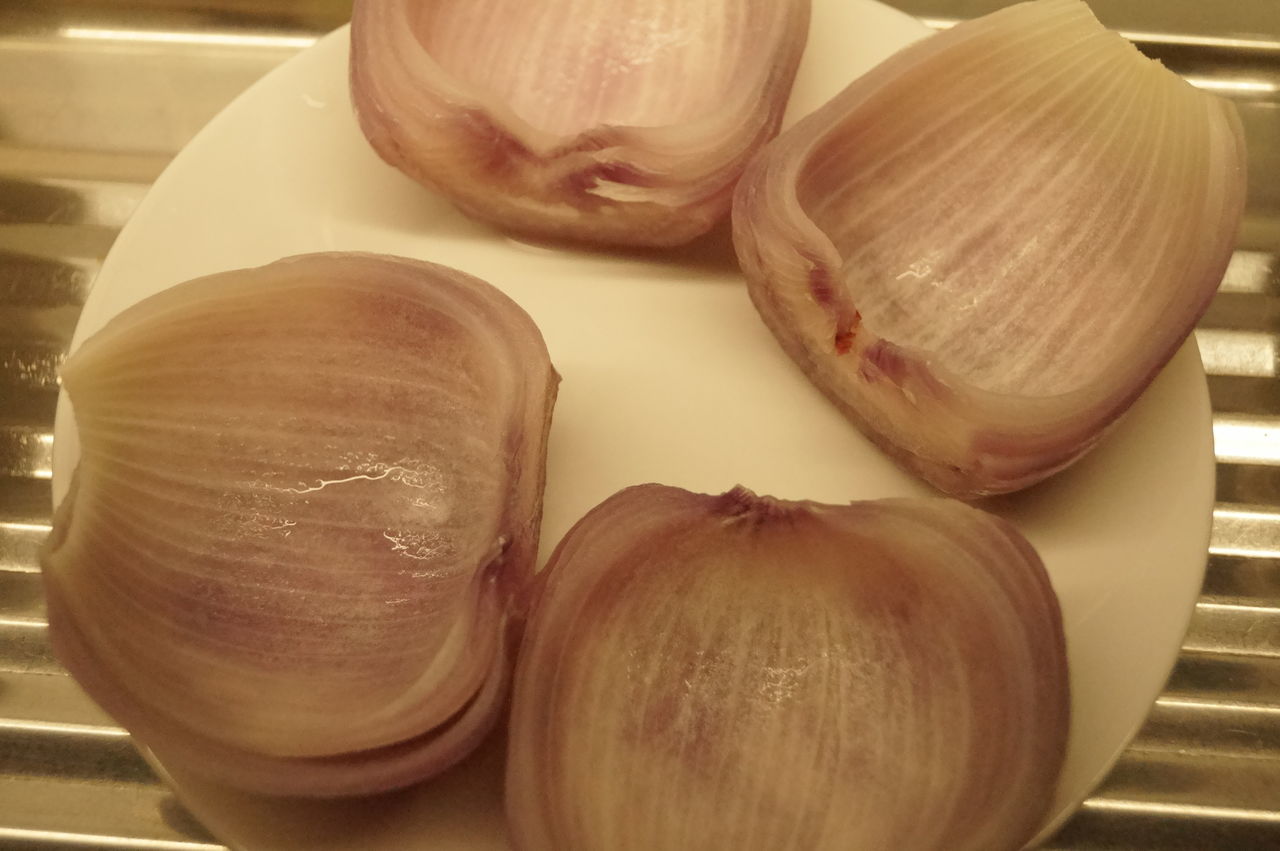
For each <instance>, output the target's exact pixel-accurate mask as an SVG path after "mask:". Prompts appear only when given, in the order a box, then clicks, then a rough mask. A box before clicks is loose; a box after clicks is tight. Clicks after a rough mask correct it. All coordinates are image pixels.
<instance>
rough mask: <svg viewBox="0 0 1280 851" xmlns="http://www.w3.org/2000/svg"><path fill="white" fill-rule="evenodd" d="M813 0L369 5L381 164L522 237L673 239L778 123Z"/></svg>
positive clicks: (355, 45)
mask: <svg viewBox="0 0 1280 851" xmlns="http://www.w3.org/2000/svg"><path fill="white" fill-rule="evenodd" d="M808 21H809V0H698V2H689V0H654V2H649V3H634V2H629V0H626V1H625V2H624V0H427V2H418V0H357V1H356V3H355V7H354V11H353V15H352V19H351V95H352V103H353V105H354V107H355V111H356V115H357V117H358V118H359V121H360V126H361V128H362V129H363V131H364V134H365V136H366V137H368V139H369V142H370V143H371V144H372V145H373V148H374V149H375V150H376V151H377V152H378V154H379V155H380V156H381V157H382V158H383V159H384V160H386V161H387V162H388V163H390V164H391V165H393V166H395V167H396V168H398V169H400V170H401V171H403V172H405V173H406V174H408V175H409V176H410V177H412V178H414V179H415V180H418V181H419V182H421V183H424V184H426V185H427V186H430V187H432V188H434V189H436V190H438V191H440V192H441V193H443V194H445V195H446V196H448V197H449V198H450V199H452V200H453V202H454V203H456V204H457V205H458V206H459V207H461V208H462V209H463V210H464V211H466V212H467V213H469V214H471V215H473V216H475V217H477V218H480V219H485V220H487V221H491V222H494V223H496V224H498V225H500V226H502V227H504V228H508V229H511V230H514V231H519V232H523V233H528V234H533V235H541V236H552V237H565V238H571V239H576V240H585V241H587V242H594V243H602V244H613V245H675V244H679V243H683V242H687V241H689V240H691V239H693V238H694V237H696V236H698V235H699V234H701V233H703V232H705V231H706V230H708V229H709V228H710V227H711V225H712V224H714V223H715V222H716V221H717V220H718V219H720V218H722V217H723V216H724V215H725V214H726V213H727V212H728V210H729V205H730V201H731V196H732V192H733V186H734V183H735V182H736V181H737V179H738V176H739V175H740V174H741V172H742V169H743V168H744V166H745V165H746V163H747V161H748V160H749V159H750V157H751V155H752V154H754V153H755V152H756V150H757V149H758V148H759V146H760V145H762V144H763V143H764V142H765V141H767V140H768V139H770V138H771V137H772V136H773V135H774V134H775V133H776V132H777V129H778V125H779V123H780V122H781V120H782V113H783V110H784V108H785V106H786V102H787V96H788V94H789V93H790V90H791V82H792V79H793V78H794V76H795V71H796V66H797V65H798V64H799V61H800V54H801V51H802V50H803V48H804V40H805V37H806V35H807V33H808Z"/></svg>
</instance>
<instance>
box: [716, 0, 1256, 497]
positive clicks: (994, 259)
mask: <svg viewBox="0 0 1280 851" xmlns="http://www.w3.org/2000/svg"><path fill="white" fill-rule="evenodd" d="M1244 161H1245V150H1244V140H1243V136H1242V132H1241V126H1240V122H1239V118H1238V117H1237V115H1236V112H1235V109H1234V107H1233V106H1232V105H1231V104H1230V103H1228V102H1226V101H1223V100H1221V99H1219V98H1216V97H1214V96H1212V95H1210V94H1207V93H1205V92H1202V91H1199V90H1197V89H1195V88H1193V87H1192V86H1190V85H1189V84H1188V83H1187V82H1185V81H1184V80H1182V79H1181V78H1179V77H1178V76H1177V75H1175V74H1173V73H1172V72H1170V71H1168V70H1166V69H1165V68H1163V67H1162V66H1161V65H1159V63H1155V62H1151V61H1149V60H1147V59H1145V58H1143V57H1142V56H1141V55H1140V54H1139V53H1138V51H1137V50H1136V49H1135V48H1134V47H1133V46H1132V45H1131V44H1129V43H1128V42H1126V41H1125V40H1124V39H1123V38H1121V37H1120V36H1119V35H1117V34H1115V33H1112V32H1109V31H1107V30H1106V29H1104V28H1103V27H1102V26H1101V25H1100V24H1099V23H1098V22H1097V20H1096V19H1095V18H1094V17H1093V15H1092V14H1091V13H1090V12H1089V9H1088V7H1087V6H1085V4H1084V3H1082V2H1079V0H1037V2H1031V3H1023V4H1020V5H1016V6H1011V7H1009V8H1006V9H1003V10H1001V11H999V12H995V13H993V14H991V15H988V16H986V17H983V18H979V19H976V20H973V21H970V22H967V23H963V24H960V25H958V26H956V27H954V28H952V29H950V30H947V31H946V32H943V33H940V34H938V35H934V36H931V37H929V38H928V39H925V40H924V41H921V42H918V43H916V44H914V45H911V46H909V47H907V48H905V49H904V50H902V51H901V52H899V53H897V54H896V55H894V56H893V57H891V58H890V59H889V60H887V61H886V62H884V63H883V64H881V65H880V66H878V67H876V68H875V69H873V70H872V71H871V72H869V73H868V74H866V75H865V76H863V77H861V78H859V79H857V80H856V81H854V82H853V83H852V84H851V85H850V86H849V87H848V88H846V89H845V90H844V91H843V92H842V93H841V94H839V95H837V96H836V97H835V98H833V99H832V100H831V101H829V102H828V103H827V104H826V105H824V106H823V107H822V108H820V109H819V110H817V111H816V112H815V113H813V114H811V115H810V116H808V117H807V118H806V119H804V120H802V121H801V122H800V123H799V124H797V125H796V126H795V127H793V128H791V129H790V130H788V131H787V132H786V133H784V134H783V135H782V136H780V137H779V138H778V139H776V140H775V141H774V142H773V143H772V144H771V145H770V146H768V147H767V148H766V149H765V150H764V151H763V152H762V153H761V155H760V156H759V157H757V158H756V159H755V160H754V161H753V163H752V165H751V166H750V168H749V169H748V172H747V173H746V174H745V175H744V177H743V179H742V181H741V182H740V183H739V186H738V189H737V194H736V198H735V204H734V212H733V219H734V240H735V244H736V246H737V250H738V257H739V260H740V261H741V263H742V267H743V269H744V271H745V273H746V275H747V279H748V282H749V287H750V293H751V298H752V300H753V301H754V303H755V305H756V307H757V308H758V309H759V312H760V315H761V316H762V317H763V318H764V320H765V322H766V323H767V324H768V326H769V327H770V329H771V330H772V331H773V333H774V335H775V336H776V337H777V339H778V341H779V342H780V343H781V344H782V346H783V348H784V349H785V350H786V351H787V353H788V354H789V355H790V356H791V357H792V358H793V359H794V360H795V361H796V362H797V363H798V364H799V365H800V366H801V367H802V368H803V370H804V371H805V373H806V374H807V375H808V376H809V378H810V379H811V380H812V381H813V382H814V384H815V385H817V386H818V387H819V388H820V389H821V390H822V391H823V392H825V393H826V394H827V395H828V396H829V397H830V398H831V399H832V401H834V402H835V403H836V404H837V405H838V406H839V407H840V408H841V409H842V410H843V411H844V412H845V413H846V414H847V415H848V416H849V417H850V418H851V419H852V420H853V421H854V422H856V423H857V424H858V425H859V426H860V427H861V428H862V429H863V430H864V431H865V432H866V434H867V435H868V436H869V437H870V438H871V439H872V440H874V441H875V442H876V443H877V444H878V445H879V446H880V447H881V448H883V449H884V450H885V451H886V452H888V453H889V454H890V455H892V456H894V457H895V458H896V459H897V460H898V461H899V462H900V463H901V464H903V465H904V466H905V467H907V468H908V469H910V470H912V471H914V472H915V473H917V474H919V475H921V476H923V477H924V478H925V479H927V480H929V481H930V482H932V483H933V484H934V485H936V486H937V487H939V488H941V489H942V490H944V491H947V492H950V493H953V494H956V495H966V496H967V495H979V494H987V493H1000V492H1006V491H1012V490H1016V489H1019V488H1022V487H1026V486H1028V485H1030V484H1033V483H1035V482H1037V481H1039V480H1041V479H1043V478H1045V477H1046V476H1049V475H1051V474H1052V473H1054V472H1056V471H1058V470H1061V469H1062V468H1064V467H1066V466H1067V465H1069V464H1071V463H1072V462H1073V461H1075V460H1076V459H1077V458H1079V457H1080V456H1081V455H1082V454H1083V453H1085V452H1086V451H1087V450H1088V449H1089V448H1091V447H1092V446H1093V445H1095V444H1096V443H1097V442H1098V440H1099V439H1100V438H1101V437H1102V436H1103V434H1104V433H1105V432H1106V431H1107V429H1108V428H1109V427H1110V426H1111V425H1112V424H1114V423H1115V421H1116V420H1117V418H1118V417H1119V416H1120V415H1121V414H1122V413H1123V412H1124V411H1125V410H1126V409H1127V408H1128V407H1129V405H1130V404H1132V402H1133V401H1134V400H1135V399H1136V398H1137V397H1138V396H1139V395H1140V394H1141V392H1142V391H1143V390H1144V389H1145V388H1146V386H1147V385H1148V384H1149V383H1150V382H1151V381H1152V379H1153V378H1154V377H1155V375H1156V374H1157V373H1158V372H1159V370H1160V369H1161V368H1162V367H1163V366H1164V364H1165V363H1166V362H1168V360H1169V359H1170V358H1171V357H1172V356H1173V354H1174V352H1175V351H1176V350H1177V349H1178V347H1179V346H1180V345H1181V344H1182V342H1183V341H1184V340H1185V339H1186V338H1187V336H1188V334H1190V332H1191V330H1192V328H1193V326H1194V325H1195V323H1196V320H1197V319H1198V318H1199V317H1200V316H1201V315H1202V314H1203V312H1204V310H1205V309H1206V307H1207V306H1208V303H1209V301H1210V299H1211V298H1212V296H1213V294H1214V292H1215V291H1216V288H1217V286H1218V283H1219V282H1220V280H1221V278H1222V275H1223V272H1224V270H1225V268H1226V265H1227V262H1228V260H1229V259H1230V255H1231V251H1232V247H1233V243H1234V237H1235V233H1236V229H1237V227H1238V223H1239V220H1240V216H1241V213H1242V210H1243V205H1244V193H1245V162H1244Z"/></svg>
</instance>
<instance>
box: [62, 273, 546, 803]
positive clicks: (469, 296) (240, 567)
mask: <svg viewBox="0 0 1280 851" xmlns="http://www.w3.org/2000/svg"><path fill="white" fill-rule="evenodd" d="M62 380H63V386H64V388H65V390H66V392H67V393H68V394H69V396H70V399H71V401H72V404H73V406H74V410H75V419H76V425H77V429H78V433H79V439H80V460H79V465H78V467H77V468H76V471H75V474H74V479H73V481H72V484H71V489H70V492H69V493H68V495H67V497H66V499H65V501H64V502H63V504H62V505H61V507H60V508H59V510H58V512H57V514H56V516H55V518H54V529H53V533H52V535H51V536H50V540H49V543H48V544H47V545H46V549H45V552H44V553H43V557H42V564H43V567H44V577H45V585H46V589H47V593H48V599H49V619H50V629H51V638H52V641H53V645H54V649H55V651H56V652H57V654H58V658H59V659H60V660H61V661H62V662H63V663H64V664H65V665H66V666H67V668H69V669H70V670H71V672H72V673H73V674H74V675H75V677H76V678H77V679H78V680H79V682H80V683H81V684H82V685H83V686H84V687H85V688H86V690H87V691H88V692H89V694H90V695H92V696H93V697H94V698H95V699H96V700H97V701H98V702H99V703H100V704H101V705H102V706H103V707H104V708H105V709H106V710H107V711H108V712H110V713H111V714H112V715H114V716H115V717H116V718H117V719H118V720H119V721H120V722H121V723H122V724H124V726H126V727H127V728H128V729H129V730H130V732H131V733H133V735H134V736H135V737H136V739H137V740H138V741H139V742H140V743H141V744H143V745H146V746H149V747H150V748H152V750H153V751H154V752H155V753H156V754H157V755H158V757H159V758H160V759H161V761H168V760H170V759H173V760H176V761H180V762H181V763H182V764H183V765H184V766H185V767H186V768H188V769H189V770H193V771H200V772H202V773H205V774H207V775H209V776H210V777H212V778H214V779H216V780H218V781H220V782H223V783H226V784H230V785H233V786H238V787H243V788H246V789H251V790H255V791H260V792H268V793H280V794H294V795H317V796H324V795H339V794H359V793H366V792H372V791H377V790H382V789H387V788H393V787H396V786H401V785H404V784H407V783H410V782H413V781H415V780H418V779H420V778H423V777H425V776H429V775H432V774H435V773H438V772H439V771H442V770H443V769H444V768H446V767H448V766H449V765H450V764H452V763H454V762H456V761H457V760H459V759H461V758H462V757H463V756H464V755H466V753H468V752H469V750H470V749H471V748H473V747H474V746H475V745H476V744H478V743H479V741H480V739H481V738H482V737H483V735H484V734H485V733H486V732H487V731H488V730H489V729H490V728H491V726H492V725H493V723H494V721H495V720H496V718H497V717H498V715H499V712H500V710H501V708H502V706H503V702H504V700H505V695H506V693H507V686H508V684H509V679H510V666H511V661H510V659H511V657H512V656H513V649H512V648H510V647H509V646H508V643H509V638H508V635H507V633H508V631H509V630H510V624H511V622H512V620H513V616H514V617H519V616H522V614H523V613H522V602H521V601H522V599H523V594H524V591H525V589H526V585H527V583H528V581H529V579H530V576H531V572H532V568H533V564H534V559H535V554H536V550H537V538H538V523H539V517H540V514H541V504H542V487H543V465H544V457H545V444H546V434H547V429H548V425H549V422H550V416H551V408H552V405H553V402H554V398H555V390H556V383H557V381H558V377H557V376H556V374H555V372H554V370H553V369H552V367H551V363H550V361H549V359H548V356H547V351H546V348H545V346H544V344H543V341H542V336H541V334H540V333H539V332H538V329H537V327H536V326H535V325H534V323H533V321H532V320H531V319H530V318H529V316H528V315H527V314H526V313H525V312H524V311H523V310H521V309H520V307H518V306H517V305H516V304H515V303H514V302H513V301H511V300H510V299H509V298H507V297H506V296H505V295H503V294H502V293H500V292H499V291H498V290H496V289H494V288H493V287H491V286H489V285H488V284H486V283H484V282H483V281H480V280H478V279H476V278H473V277H471V276H469V275H465V274H462V273H461V272H457V271H454V270H452V269H448V268H445V267H443V266H436V265H433V264H428V263H420V262H416V261H411V260H404V259H400V258H394V257H386V256H378V255H363V254H318V255H304V256H299V257H293V258H288V259H285V260H281V261H279V262H276V263H272V264H270V265H268V266H263V267H261V268H256V269H246V270H240V271H234V272H226V273H222V274H217V275H212V276H209V277H205V278H199V279H196V280H194V281H190V282H187V283H185V284H180V285H178V286H176V287H174V288H172V289H170V290H167V291H165V292H163V293H160V294H159V295H155V296H152V297H151V298H149V299H147V300H145V301H143V302H142V303H140V304H138V305H136V306H134V307H132V308H130V309H128V310H126V311H125V312H123V313H121V314H120V315H119V316H117V317H116V318H114V319H113V320H111V322H110V323H109V324H108V325H107V326H106V327H105V328H104V329H103V330H102V331H100V332H99V333H98V334H96V335H94V336H93V337H91V338H90V339H89V340H87V341H86V342H85V344H84V345H83V347H81V348H80V350H79V351H78V352H76V353H75V354H74V355H73V356H72V357H71V359H70V360H69V361H68V362H67V364H66V366H65V368H64V369H63V373H62Z"/></svg>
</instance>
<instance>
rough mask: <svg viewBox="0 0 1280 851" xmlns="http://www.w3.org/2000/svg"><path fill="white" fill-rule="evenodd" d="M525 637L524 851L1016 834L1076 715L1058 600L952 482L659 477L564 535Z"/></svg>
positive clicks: (970, 845) (965, 840)
mask: <svg viewBox="0 0 1280 851" xmlns="http://www.w3.org/2000/svg"><path fill="white" fill-rule="evenodd" d="M540 580H541V581H542V582H543V584H542V585H541V587H540V588H539V591H538V593H537V598H536V601H535V603H534V607H533V610H532V612H531V616H530V620H529V624H528V631H527V632H526V636H525V641H524V643H523V645H522V647H521V650H520V659H519V663H518V666H517V673H516V685H515V690H514V693H513V708H512V718H511V726H510V741H509V760H508V768H507V772H508V773H507V809H508V817H509V820H510V825H511V833H512V838H513V840H514V844H515V846H516V848H518V849H520V851H601V849H608V851H631V849H634V851H677V849H680V851H684V849H721V848H724V849H728V848H732V849H735V851H754V850H755V849H758V851H827V850H828V849H829V851H851V849H887V848H892V849H895V851H924V849H937V851H944V849H945V851H1012V849H1017V848H1020V847H1021V846H1022V844H1023V843H1025V842H1026V841H1027V840H1029V839H1030V838H1031V837H1032V835H1033V834H1034V833H1035V831H1036V829H1037V828H1038V827H1039V826H1040V825H1041V822H1042V820H1043V819H1044V818H1045V817H1046V813H1045V809H1046V806H1047V802H1048V801H1049V799H1050V796H1051V794H1052V792H1053V789H1054V787H1055V784H1056V781H1057V776H1058V773H1059V770H1060V768H1061V766H1062V762H1063V758H1064V754H1065V746H1066V737H1067V727H1068V716H1069V699H1068V682H1067V666H1066V653H1065V645H1064V637H1063V631H1062V622H1061V616H1060V613H1059V608H1058V602H1057V598H1056V596H1055V594H1054V592H1053V589H1052V588H1051V587H1050V584H1049V580H1048V577H1047V575H1046V573H1045V571H1044V568H1043V566H1042V565H1041V563H1040V559H1039V557H1038V556H1037V555H1036V553H1035V551H1034V550H1033V549H1032V547H1031V546H1030V544H1028V543H1027V541H1026V540H1025V539H1024V538H1023V537H1022V536H1021V535H1020V534H1019V533H1018V532H1017V531H1016V530H1015V529H1014V528H1013V526H1011V525H1010V524H1009V523H1007V522H1005V521H1003V520H1001V519H999V518H996V517H994V516H992V515H990V514H987V513H985V512H982V511H979V510H977V509H974V508H971V507H968V506H966V505H964V504H962V503H959V502H957V501H954V500H946V499H942V498H936V499H886V500H880V501H874V502H857V503H853V504H850V505H842V506H837V505H821V504H818V503H813V502H787V501H783V500H777V499H772V498H769V497H759V496H756V495H755V494H753V493H751V492H750V491H747V490H745V489H743V488H735V489H734V490H732V491H729V492H728V493H725V494H722V495H720V496H708V495H702V494H694V493H690V492H688V491H684V490H680V489H678V488H671V487H664V486H661V485H642V486H639V487H633V488H630V489H627V490H624V491H622V492H620V493H618V494H616V495H615V496H613V497H611V498H610V499H608V500H606V501H605V502H604V503H603V504H601V505H600V506H598V507H596V508H595V509H594V510H592V511H591V512H590V513H589V514H587V516H586V517H584V518H583V519H582V520H580V521H579V522H578V524H577V525H576V526H575V527H574V528H573V529H572V530H571V531H570V532H569V533H568V535H566V537H565V538H564V540H563V541H562V542H561V544H560V546H559V547H558V549H557V550H556V552H555V554H554V555H553V556H552V558H551V562H550V564H549V565H548V567H547V568H546V572H545V573H544V574H542V575H541V576H540Z"/></svg>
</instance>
